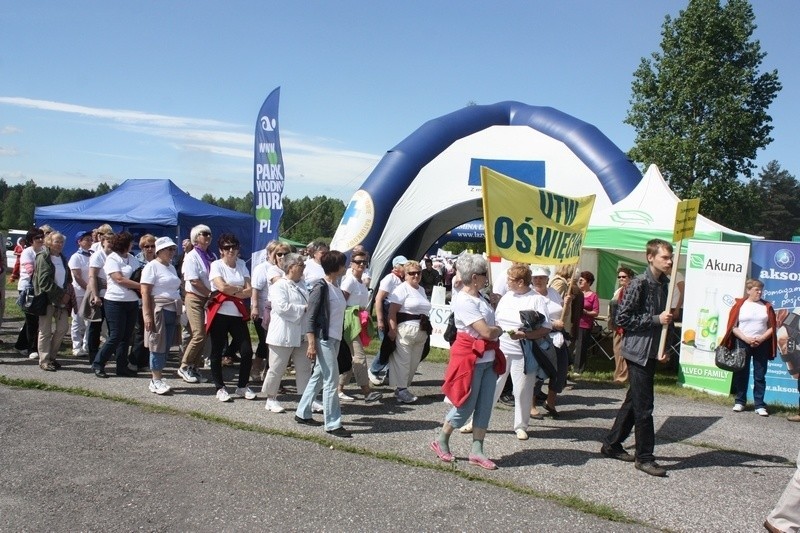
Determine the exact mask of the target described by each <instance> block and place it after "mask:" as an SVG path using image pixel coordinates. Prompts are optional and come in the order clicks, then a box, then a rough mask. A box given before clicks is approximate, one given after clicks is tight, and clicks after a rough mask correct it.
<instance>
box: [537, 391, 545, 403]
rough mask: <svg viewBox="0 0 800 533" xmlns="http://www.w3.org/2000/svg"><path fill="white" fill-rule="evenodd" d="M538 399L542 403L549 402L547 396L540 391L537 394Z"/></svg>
mask: <svg viewBox="0 0 800 533" xmlns="http://www.w3.org/2000/svg"><path fill="white" fill-rule="evenodd" d="M536 399H537V400H539V401H540V402H546V401H547V394H545V393H543V392H541V391H539V392H537V393H536Z"/></svg>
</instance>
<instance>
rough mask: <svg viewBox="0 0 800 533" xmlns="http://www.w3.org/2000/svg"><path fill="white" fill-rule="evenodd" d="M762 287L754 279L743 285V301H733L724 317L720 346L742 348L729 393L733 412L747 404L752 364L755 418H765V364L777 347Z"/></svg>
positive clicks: (773, 314)
mask: <svg viewBox="0 0 800 533" xmlns="http://www.w3.org/2000/svg"><path fill="white" fill-rule="evenodd" d="M763 290H764V284H763V283H762V282H760V281H759V280H757V279H748V280H747V282H746V283H745V297H744V298H737V299H736V302H735V303H734V304H733V307H731V312H730V314H729V315H728V327H727V328H726V329H725V331H726V333H725V337H724V338H723V339H722V342H721V343H720V344H722V345H723V346H726V347H727V348H728V349H730V350H733V349H734V348H735V347H736V346H738V347H743V348H744V349H745V352H746V357H745V361H744V368H742V369H741V370H739V371H738V372H734V374H733V392H734V394H736V400H735V403H734V405H733V410H734V412H737V413H739V412H742V411H744V406H745V405H746V404H747V385H748V381H749V379H750V361H751V360H752V362H753V403H754V404H755V412H756V414H757V415H759V416H769V412H767V404H765V403H764V391H765V390H766V388H767V379H766V375H767V364H768V362H769V361H770V360H771V359H775V354H776V352H777V343H776V337H775V330H776V327H775V326H776V320H775V310H774V309H773V308H772V304H771V303H769V302H768V301H766V300H763V299H761V294H762V291H763ZM734 343H735V344H736V346H735V345H734Z"/></svg>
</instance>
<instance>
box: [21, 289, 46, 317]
mask: <svg viewBox="0 0 800 533" xmlns="http://www.w3.org/2000/svg"><path fill="white" fill-rule="evenodd" d="M48 303H49V302H48V300H47V294H45V293H41V294H34V291H33V287H28V288H26V289H25V290H24V291H23V292H22V294H21V295H20V297H19V306H20V307H21V308H22V310H23V311H24V312H26V313H28V314H29V315H38V316H43V315H44V314H46V313H47V304H48Z"/></svg>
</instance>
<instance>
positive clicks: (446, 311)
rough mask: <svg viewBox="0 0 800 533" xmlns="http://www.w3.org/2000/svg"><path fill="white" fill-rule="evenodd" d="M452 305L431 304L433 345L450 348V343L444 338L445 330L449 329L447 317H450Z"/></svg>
mask: <svg viewBox="0 0 800 533" xmlns="http://www.w3.org/2000/svg"><path fill="white" fill-rule="evenodd" d="M450 313H451V311H450V306H449V305H433V304H432V305H431V314H430V319H431V327H432V328H433V332H432V333H431V346H435V347H437V348H444V349H445V350H449V349H450V343H449V342H447V341H446V340H444V336H443V335H444V330H446V329H447V319H449V318H450Z"/></svg>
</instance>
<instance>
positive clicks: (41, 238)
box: [33, 235, 44, 241]
mask: <svg viewBox="0 0 800 533" xmlns="http://www.w3.org/2000/svg"><path fill="white" fill-rule="evenodd" d="M33 240H34V241H43V240H44V235H37V236H36V237H34V238H33Z"/></svg>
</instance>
